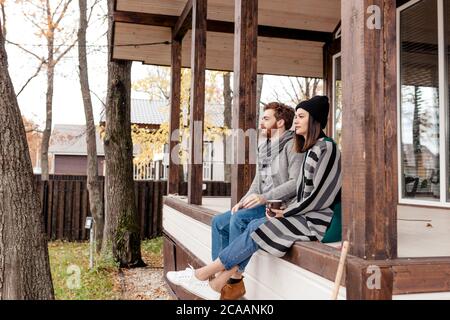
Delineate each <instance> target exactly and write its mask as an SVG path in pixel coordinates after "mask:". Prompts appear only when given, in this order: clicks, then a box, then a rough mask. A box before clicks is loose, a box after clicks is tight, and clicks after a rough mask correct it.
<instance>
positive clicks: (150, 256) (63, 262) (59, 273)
mask: <svg viewBox="0 0 450 320" xmlns="http://www.w3.org/2000/svg"><path fill="white" fill-rule="evenodd" d="M162 244H163V241H162V238H156V239H153V240H145V241H142V243H141V252H142V257H143V259H144V261H145V262H146V263H147V264H148V265H149V266H150V267H162V260H163V259H162ZM48 248H49V255H50V267H51V272H52V278H53V286H54V289H55V297H56V299H58V300H115V299H119V298H120V285H119V282H118V280H117V275H118V267H117V265H116V264H114V263H113V262H111V261H102V262H101V263H97V264H96V265H95V267H94V268H93V269H92V270H89V243H87V242H81V243H78V242H62V241H55V242H51V243H49V245H48Z"/></svg>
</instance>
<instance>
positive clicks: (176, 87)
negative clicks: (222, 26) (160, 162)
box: [167, 39, 181, 194]
mask: <svg viewBox="0 0 450 320" xmlns="http://www.w3.org/2000/svg"><path fill="white" fill-rule="evenodd" d="M170 86H171V88H170V89H171V90H170V123H169V139H170V140H169V146H170V148H169V180H168V183H167V193H168V194H175V193H178V194H179V190H178V188H179V182H180V179H179V177H180V174H179V168H180V159H179V156H178V148H179V146H178V144H179V136H180V135H179V129H180V103H181V100H180V97H181V41H179V40H175V39H174V40H172V78H171V85H170ZM174 149H175V151H174Z"/></svg>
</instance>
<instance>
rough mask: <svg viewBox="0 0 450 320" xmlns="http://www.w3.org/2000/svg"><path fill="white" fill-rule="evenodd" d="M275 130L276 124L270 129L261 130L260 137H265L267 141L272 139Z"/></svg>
mask: <svg viewBox="0 0 450 320" xmlns="http://www.w3.org/2000/svg"><path fill="white" fill-rule="evenodd" d="M275 130H277V126H276V124H274V125H273V126H272V127H270V128H267V129H263V130H262V135H263V136H265V137H266V138H267V139H270V138H272V135H273V134H274V133H275Z"/></svg>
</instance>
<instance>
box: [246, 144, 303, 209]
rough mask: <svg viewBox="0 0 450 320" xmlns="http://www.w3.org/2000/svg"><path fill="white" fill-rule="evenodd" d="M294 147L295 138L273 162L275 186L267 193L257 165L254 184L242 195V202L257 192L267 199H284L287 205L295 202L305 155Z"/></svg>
mask: <svg viewBox="0 0 450 320" xmlns="http://www.w3.org/2000/svg"><path fill="white" fill-rule="evenodd" d="M293 147H294V140H293V139H292V140H290V141H289V142H287V143H286V145H285V146H284V148H283V150H282V151H281V152H280V153H279V154H278V156H276V157H275V158H274V160H273V162H272V163H271V170H272V181H273V188H272V189H271V190H270V191H268V192H266V193H262V191H261V171H260V170H259V168H258V166H257V168H256V175H255V178H254V179H253V182H252V185H251V186H250V189H249V190H248V192H247V193H246V194H245V196H244V197H242V199H241V202H242V201H243V200H244V199H245V198H246V197H248V196H249V195H251V194H255V193H256V194H261V195H263V196H264V197H265V198H266V200H283V203H284V204H285V205H286V206H289V205H290V204H292V203H293V202H295V200H296V196H297V179H298V178H299V175H300V167H301V165H302V163H303V158H304V156H305V155H304V154H303V153H297V152H295V151H294V149H293Z"/></svg>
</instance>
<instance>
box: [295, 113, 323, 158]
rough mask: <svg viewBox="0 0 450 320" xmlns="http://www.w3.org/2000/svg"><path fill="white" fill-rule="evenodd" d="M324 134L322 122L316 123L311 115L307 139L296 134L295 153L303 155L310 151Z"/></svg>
mask: <svg viewBox="0 0 450 320" xmlns="http://www.w3.org/2000/svg"><path fill="white" fill-rule="evenodd" d="M321 133H322V127H321V126H320V122H318V121H316V120H315V119H314V118H313V117H312V116H311V115H309V122H308V134H307V138H306V140H305V138H304V137H303V136H300V135H298V134H296V135H295V136H294V151H295V152H297V153H303V152H306V151H308V150H309V149H310V148H311V147H312V146H314V145H315V144H316V142H317V140H318V139H319V137H320V134H321Z"/></svg>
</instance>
